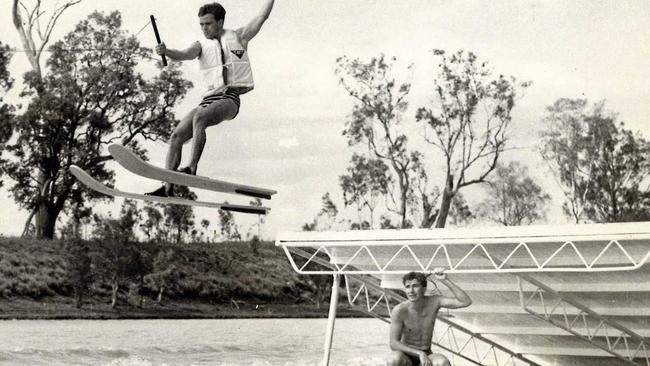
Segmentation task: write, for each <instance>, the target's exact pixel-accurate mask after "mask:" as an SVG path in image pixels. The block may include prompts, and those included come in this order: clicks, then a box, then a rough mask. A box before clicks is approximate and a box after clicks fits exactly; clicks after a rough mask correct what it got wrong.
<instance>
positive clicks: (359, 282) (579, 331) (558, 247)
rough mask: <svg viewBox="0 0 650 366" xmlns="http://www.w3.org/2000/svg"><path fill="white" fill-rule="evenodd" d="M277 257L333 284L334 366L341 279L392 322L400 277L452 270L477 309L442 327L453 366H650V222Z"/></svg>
mask: <svg viewBox="0 0 650 366" xmlns="http://www.w3.org/2000/svg"><path fill="white" fill-rule="evenodd" d="M276 245H277V246H279V247H281V248H282V249H283V250H284V251H285V253H286V255H287V258H288V260H289V262H290V264H291V266H292V267H293V269H294V270H295V271H296V272H298V273H301V274H310V275H318V274H320V275H333V277H334V285H333V288H332V301H331V302H330V316H329V321H328V333H327V337H326V338H327V339H326V343H325V356H324V364H325V365H327V364H328V360H329V353H330V348H331V343H332V334H333V332H332V331H333V327H334V323H335V317H336V304H337V301H338V291H339V286H338V284H339V283H340V278H341V276H344V277H345V292H346V295H347V298H348V302H349V303H350V305H351V306H353V307H354V308H356V309H358V310H360V311H362V312H364V313H366V314H368V315H371V316H374V317H376V318H378V319H380V320H383V321H389V314H390V311H391V309H392V308H393V307H394V306H395V305H397V304H398V303H399V302H401V301H403V300H405V298H404V297H403V295H402V293H401V292H400V291H398V290H400V289H401V287H402V284H401V277H402V275H403V274H405V273H407V272H409V271H419V272H425V273H428V272H432V271H433V270H434V268H437V267H443V268H444V269H445V271H446V272H447V273H448V274H450V278H451V279H452V280H453V281H454V282H455V283H456V284H458V285H459V286H460V287H461V288H463V289H464V290H465V291H466V292H467V293H468V294H469V295H470V297H471V298H472V300H473V304H472V305H471V306H470V307H468V308H465V309H457V310H452V311H446V310H444V311H441V313H440V316H439V319H438V323H437V324H436V329H435V334H434V345H435V346H437V347H438V351H440V352H443V353H445V354H446V355H447V356H448V358H449V359H450V361H452V364H454V365H465V364H467V365H576V366H579V365H593V366H599V365H644V366H650V265H648V264H647V263H648V261H649V258H650V222H634V223H615V224H583V225H559V226H519V227H489V228H467V229H464V228H463V229H454V228H444V229H404V230H367V231H345V232H284V233H279V234H278V236H277V238H276ZM386 337H388V335H386ZM386 351H387V352H388V349H387V350H386Z"/></svg>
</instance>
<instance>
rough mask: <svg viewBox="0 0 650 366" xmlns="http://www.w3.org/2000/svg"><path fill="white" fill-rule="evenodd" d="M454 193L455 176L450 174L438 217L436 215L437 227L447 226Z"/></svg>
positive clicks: (443, 192)
mask: <svg viewBox="0 0 650 366" xmlns="http://www.w3.org/2000/svg"><path fill="white" fill-rule="evenodd" d="M454 193H455V192H454V176H453V175H448V176H447V182H446V184H445V189H444V190H443V191H442V199H441V200H440V210H439V211H438V217H436V224H435V227H436V228H443V227H445V224H446V223H447V216H449V209H450V208H451V201H452V200H453V199H454Z"/></svg>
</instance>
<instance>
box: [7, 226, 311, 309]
mask: <svg viewBox="0 0 650 366" xmlns="http://www.w3.org/2000/svg"><path fill="white" fill-rule="evenodd" d="M108 244H110V243H107V242H104V241H102V242H100V241H97V240H96V239H93V240H91V241H88V242H82V245H85V246H87V247H88V248H89V256H90V258H91V262H92V275H93V276H92V281H93V282H92V286H91V287H92V291H91V293H90V294H89V295H91V296H93V297H99V298H109V299H110V298H112V292H113V289H112V279H111V278H110V277H107V276H105V274H106V271H105V270H104V269H103V268H102V266H103V265H105V264H106V260H107V259H106V258H105V257H106V256H107V255H109V254H110V251H109V250H108V247H105V246H106V245H108ZM64 246H65V244H64V243H63V242H62V241H58V240H53V241H45V240H34V239H16V238H0V297H8V298H10V297H14V296H29V297H33V298H35V299H39V298H42V297H46V296H57V295H58V296H73V295H74V292H73V289H72V286H71V283H70V281H69V276H68V272H69V271H70V268H69V267H68V263H69V262H68V260H67V258H66V254H65V250H64ZM112 248H115V247H112ZM128 248H131V249H132V250H138V251H140V252H143V254H142V257H143V258H149V261H150V263H152V264H153V265H152V266H151V267H149V268H148V271H149V272H148V273H146V274H145V276H144V288H142V289H141V294H142V295H143V296H145V297H149V298H151V299H154V300H155V299H157V298H158V296H159V294H160V290H161V286H164V296H165V298H166V299H169V300H194V301H206V302H207V301H209V302H218V303H230V301H231V299H239V300H245V301H246V300H250V301H274V302H283V303H293V302H300V301H303V300H304V298H311V297H312V296H311V294H313V291H314V287H313V285H312V284H310V283H309V282H308V279H306V278H305V277H304V276H300V275H298V274H296V273H295V272H294V271H293V270H292V269H291V266H290V265H289V263H288V262H287V258H286V256H285V255H284V253H283V252H282V251H280V250H278V249H277V248H276V247H275V245H274V243H270V242H260V244H259V256H255V255H253V254H252V253H251V252H250V250H249V249H248V247H247V246H246V245H242V244H241V243H233V242H226V243H219V244H208V243H194V244H193V245H186V244H184V245H176V244H171V243H156V244H154V243H135V242H134V243H133V246H131V247H127V249H128ZM131 249H129V250H131ZM260 258H263V259H260ZM100 274H101V275H100ZM138 282H139V278H138V276H137V275H136V276H131V277H128V278H124V279H123V281H122V283H121V286H120V289H121V290H120V291H123V290H125V289H126V288H127V287H131V286H134V285H138ZM303 297H304V298H303Z"/></svg>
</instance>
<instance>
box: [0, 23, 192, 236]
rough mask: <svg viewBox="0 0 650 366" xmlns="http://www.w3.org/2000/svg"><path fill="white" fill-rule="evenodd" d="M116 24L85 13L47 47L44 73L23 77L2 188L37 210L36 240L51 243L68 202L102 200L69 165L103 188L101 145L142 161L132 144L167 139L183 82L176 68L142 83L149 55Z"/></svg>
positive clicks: (104, 172)
mask: <svg viewBox="0 0 650 366" xmlns="http://www.w3.org/2000/svg"><path fill="white" fill-rule="evenodd" d="M121 23H122V20H121V17H120V15H119V13H117V12H114V13H111V14H109V15H104V14H101V13H93V14H91V15H90V16H89V17H88V19H86V20H83V21H81V22H80V23H78V24H77V25H76V26H75V27H74V29H73V30H72V31H71V32H70V33H69V34H67V35H66V36H65V37H64V38H63V40H61V41H59V42H56V43H55V44H54V45H53V46H52V47H51V51H52V53H51V57H50V58H49V59H48V61H47V66H48V74H47V75H44V76H43V77H42V78H40V77H38V76H37V75H36V74H35V73H34V72H30V73H27V74H26V75H25V83H26V85H27V89H26V91H25V92H24V93H23V94H22V96H23V97H27V98H29V103H28V104H27V106H26V109H25V111H24V113H22V114H21V115H19V116H17V121H16V123H15V124H13V126H14V133H15V135H16V136H17V138H16V139H15V141H14V142H12V143H9V144H7V145H6V148H5V149H4V150H3V151H2V154H3V155H2V157H3V158H4V159H7V161H6V164H5V169H4V174H6V175H7V176H9V177H10V178H12V180H13V181H15V184H13V185H12V186H10V187H9V190H10V192H11V193H12V195H13V197H14V199H15V200H16V202H17V203H18V204H19V205H20V206H22V207H23V208H26V209H28V210H30V211H38V217H40V218H41V219H40V220H37V222H38V223H39V225H38V227H37V233H38V235H39V236H42V237H46V238H52V237H53V236H54V232H55V225H56V221H57V217H58V216H59V214H60V213H61V212H63V211H66V210H69V209H70V206H71V205H74V204H76V205H79V206H80V207H90V203H91V202H92V201H94V200H97V199H106V197H105V196H102V195H99V194H97V193H94V192H91V191H89V190H87V189H85V188H84V187H81V186H80V185H79V184H77V183H76V181H75V180H74V178H73V177H72V176H71V175H70V174H69V173H68V168H69V167H70V166H71V165H72V164H75V165H77V166H79V167H81V168H82V169H84V170H86V171H88V172H89V173H90V174H91V175H92V176H94V177H96V178H97V179H98V180H100V181H104V182H108V183H111V180H112V177H113V173H112V172H111V171H110V170H108V169H107V168H106V166H105V162H106V161H107V160H110V159H111V157H110V156H107V155H103V153H104V152H105V147H106V146H107V145H108V144H110V143H113V142H120V143H122V144H125V145H130V147H131V148H133V149H134V150H135V151H136V152H138V154H140V155H141V156H144V153H145V151H144V150H143V149H142V148H141V147H140V145H139V143H138V142H137V141H138V140H139V139H150V140H160V139H167V138H168V137H169V133H170V131H171V126H172V124H173V123H175V119H174V115H173V113H172V108H173V107H174V105H175V104H176V103H177V102H178V101H179V100H180V98H182V96H183V95H184V94H185V92H186V90H187V89H188V88H189V87H190V85H191V84H190V83H188V82H186V81H184V80H183V79H182V78H181V76H180V71H179V69H178V67H177V66H176V67H175V66H172V67H169V68H167V69H165V70H164V71H162V72H160V74H158V75H157V76H156V77H154V78H153V79H151V80H145V79H144V77H143V76H142V75H141V74H140V73H138V72H137V71H136V66H137V65H138V64H141V63H142V59H144V58H146V57H148V53H149V50H147V49H146V48H143V47H140V45H139V44H138V41H137V40H136V38H135V37H133V36H128V34H126V32H125V31H123V30H121Z"/></svg>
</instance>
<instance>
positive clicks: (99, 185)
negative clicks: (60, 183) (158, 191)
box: [70, 165, 270, 215]
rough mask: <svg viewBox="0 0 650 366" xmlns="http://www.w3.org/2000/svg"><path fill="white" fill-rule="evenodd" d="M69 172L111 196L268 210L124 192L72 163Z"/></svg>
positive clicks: (259, 211)
mask: <svg viewBox="0 0 650 366" xmlns="http://www.w3.org/2000/svg"><path fill="white" fill-rule="evenodd" d="M70 173H72V175H74V176H75V178H77V180H79V181H80V182H81V183H83V184H85V185H86V186H88V187H89V188H91V189H93V190H95V191H97V192H100V193H103V194H106V195H109V196H113V197H124V198H131V199H136V200H144V201H151V202H160V203H166V204H174V205H186V206H201V207H210V208H218V209H222V210H226V211H233V212H242V213H251V214H259V215H266V214H267V213H268V212H269V211H270V208H268V207H261V206H246V205H233V204H229V203H215V202H205V201H192V200H188V199H183V198H178V197H158V196H147V195H144V194H139V193H132V192H124V191H120V190H117V189H114V188H111V187H107V186H106V185H104V184H102V183H101V182H99V181H97V180H95V179H94V178H93V177H91V176H90V175H89V174H88V173H86V172H85V171H84V170H83V169H81V168H79V167H78V166H76V165H72V166H71V167H70Z"/></svg>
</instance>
